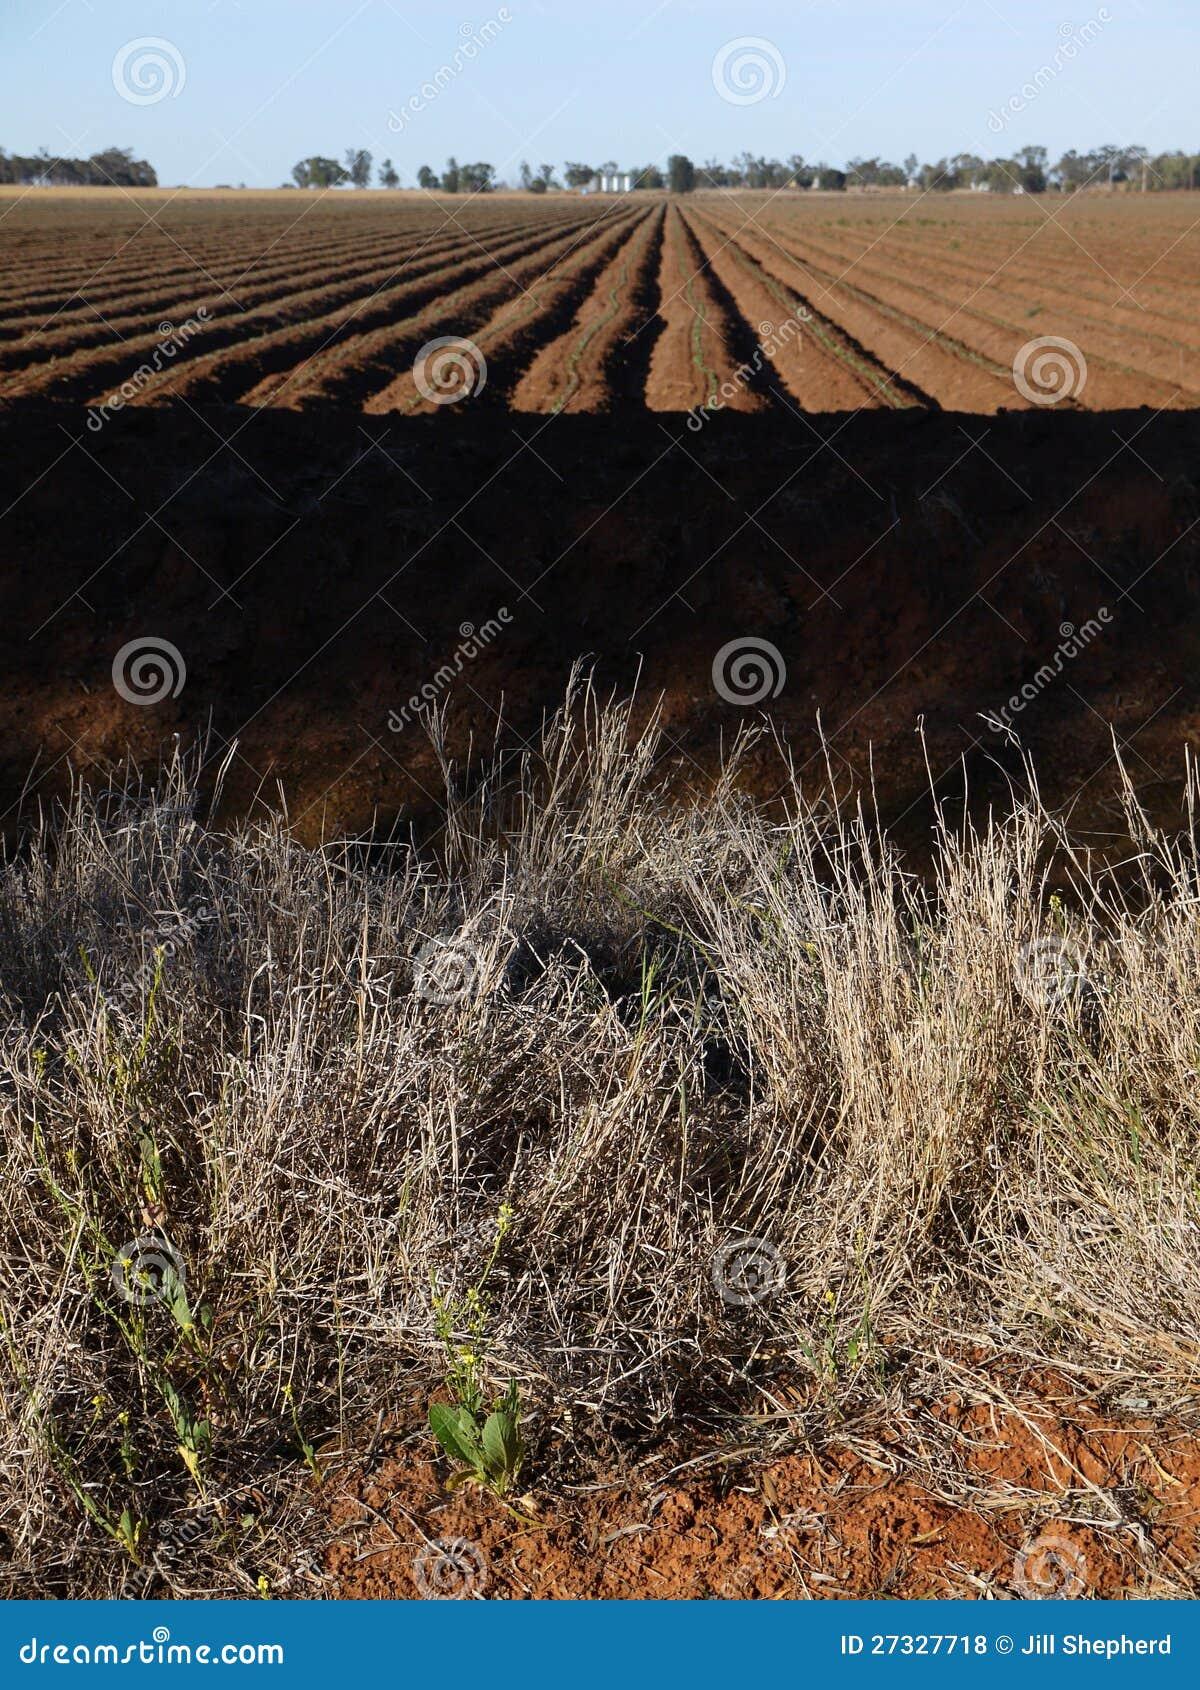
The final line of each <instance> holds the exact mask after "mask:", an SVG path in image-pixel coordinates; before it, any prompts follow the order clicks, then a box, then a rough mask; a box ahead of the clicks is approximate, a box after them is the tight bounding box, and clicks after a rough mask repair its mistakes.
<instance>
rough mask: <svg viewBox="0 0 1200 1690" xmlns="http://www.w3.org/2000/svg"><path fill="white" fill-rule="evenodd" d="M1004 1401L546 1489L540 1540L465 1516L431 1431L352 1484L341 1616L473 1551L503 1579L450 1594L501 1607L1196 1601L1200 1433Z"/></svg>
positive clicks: (484, 1508)
mask: <svg viewBox="0 0 1200 1690" xmlns="http://www.w3.org/2000/svg"><path fill="white" fill-rule="evenodd" d="M980 1383H981V1384H982V1383H983V1382H982V1381H980ZM998 1395H999V1396H1000V1397H1001V1399H1002V1400H1005V1401H1007V1402H1008V1403H1009V1404H1010V1405H1011V1406H1009V1407H1007V1408H1001V1407H997V1406H994V1405H990V1404H986V1403H983V1402H972V1403H969V1402H967V1401H965V1400H963V1399H962V1398H947V1399H945V1400H942V1401H940V1402H933V1403H930V1404H929V1405H928V1406H927V1407H923V1408H922V1409H921V1410H920V1412H919V1413H918V1414H917V1416H916V1417H915V1419H912V1420H910V1421H908V1422H907V1423H906V1424H905V1426H904V1428H903V1435H902V1434H901V1430H900V1428H899V1427H898V1426H897V1425H893V1426H891V1427H889V1426H888V1424H887V1420H886V1417H883V1418H881V1417H879V1416H875V1417H873V1418H872V1419H871V1420H869V1421H868V1422H866V1423H858V1424H853V1425H851V1426H848V1427H847V1428H846V1429H845V1430H844V1431H842V1432H840V1433H839V1431H838V1430H837V1429H836V1426H835V1424H834V1423H832V1422H831V1424H830V1426H829V1427H828V1428H827V1429H826V1430H825V1431H824V1432H823V1433H821V1434H819V1435H817V1436H815V1437H814V1438H813V1440H812V1441H811V1442H810V1443H808V1445H807V1447H806V1448H804V1449H803V1450H800V1451H798V1452H797V1453H795V1454H790V1455H787V1456H784V1457H782V1458H777V1459H773V1460H772V1459H763V1458H761V1457H759V1458H757V1459H756V1458H754V1457H753V1456H752V1454H751V1452H750V1450H749V1449H748V1448H747V1447H746V1446H745V1445H743V1446H741V1447H740V1448H739V1447H738V1445H737V1444H736V1443H734V1444H731V1445H730V1446H729V1447H728V1448H726V1449H723V1450H711V1451H708V1452H704V1451H703V1450H699V1449H696V1448H692V1449H690V1450H689V1449H687V1448H685V1447H684V1446H682V1445H681V1446H680V1447H679V1448H677V1449H676V1450H675V1451H673V1452H671V1454H660V1455H656V1456H654V1457H651V1458H649V1459H646V1460H644V1461H641V1462H639V1463H637V1464H636V1465H634V1466H632V1467H630V1468H629V1469H628V1470H626V1471H623V1472H621V1473H620V1474H618V1475H614V1476H613V1478H612V1479H611V1480H610V1481H609V1482H607V1483H601V1484H596V1483H588V1482H586V1481H584V1482H577V1483H574V1484H572V1483H567V1482H560V1483H559V1484H558V1485H557V1486H555V1487H554V1488H551V1487H549V1486H547V1487H546V1488H545V1489H543V1488H541V1487H539V1486H538V1485H537V1484H536V1483H535V1486H534V1489H533V1492H532V1493H531V1495H530V1497H529V1499H528V1505H527V1506H528V1508H529V1510H530V1511H531V1513H532V1514H533V1516H534V1518H533V1519H531V1520H528V1521H522V1520H520V1519H516V1518H514V1517H513V1516H512V1515H511V1514H509V1513H507V1512H506V1511H505V1510H504V1509H502V1508H501V1507H500V1506H499V1505H498V1504H497V1503H496V1502H495V1501H494V1499H492V1498H490V1497H488V1496H486V1495H484V1494H481V1493H479V1492H477V1491H476V1492H471V1491H459V1492H457V1493H456V1494H453V1495H447V1493H446V1491H445V1489H444V1482H445V1479H446V1476H447V1470H446V1464H445V1463H444V1462H443V1461H441V1460H440V1459H439V1460H437V1461H435V1460H434V1459H433V1457H432V1453H431V1440H430V1439H429V1436H428V1434H427V1433H424V1432H421V1431H415V1432H414V1433H413V1434H412V1435H411V1436H409V1437H408V1438H407V1439H405V1440H403V1441H401V1442H399V1443H398V1444H397V1445H396V1446H395V1447H393V1448H392V1450H391V1451H390V1453H388V1454H387V1455H384V1456H380V1455H376V1456H375V1457H374V1458H373V1459H372V1461H371V1462H370V1463H368V1464H365V1465H359V1466H357V1467H351V1468H350V1469H349V1471H347V1472H344V1473H343V1474H342V1476H341V1478H340V1481H339V1482H338V1485H337V1490H336V1492H335V1500H334V1502H333V1504H332V1507H331V1510H330V1513H331V1526H332V1541H331V1544H330V1548H329V1550H328V1553H327V1557H326V1567H327V1571H328V1572H329V1573H330V1574H331V1575H332V1577H333V1578H334V1579H335V1580H336V1589H337V1594H338V1595H340V1596H346V1597H366V1598H380V1597H384V1598H386V1597H396V1596H400V1597H405V1596H409V1597H411V1596H417V1595H420V1594H421V1591H420V1589H419V1588H418V1585H417V1583H416V1581H415V1576H414V1574H415V1568H416V1565H417V1561H418V1557H419V1556H421V1555H422V1552H423V1551H424V1553H425V1556H426V1560H427V1561H428V1557H429V1555H430V1554H431V1553H436V1552H431V1551H430V1550H429V1549H428V1547H427V1546H428V1544H429V1543H430V1542H432V1543H434V1544H437V1543H444V1542H446V1541H447V1540H454V1539H460V1540H465V1541H466V1542H468V1543H470V1544H473V1545H476V1546H478V1549H479V1550H480V1551H482V1556H483V1561H482V1563H477V1565H480V1564H482V1566H483V1568H484V1572H483V1574H482V1575H481V1577H480V1578H479V1580H478V1582H477V1583H476V1584H475V1585H474V1586H473V1588H468V1589H466V1590H464V1589H463V1588H462V1585H461V1583H459V1584H458V1585H457V1588H455V1584H456V1581H455V1580H454V1579H453V1578H452V1577H451V1578H450V1579H449V1580H448V1583H449V1587H450V1589H451V1590H453V1591H454V1593H455V1594H459V1595H471V1594H477V1595H481V1596H487V1597H516V1598H520V1597H535V1598H537V1597H591V1598H614V1597H617V1598H620V1597H657V1598H661V1599H677V1598H705V1597H727V1598H728V1597H748V1598H767V1599H771V1598H776V1599H777V1598H794V1597H881V1596H882V1597H982V1596H993V1597H999V1598H1005V1597H1011V1596H1015V1595H1021V1594H1033V1595H1066V1596H1070V1595H1079V1596H1088V1595H1092V1596H1103V1597H1117V1596H1122V1595H1139V1596H1153V1595H1168V1594H1175V1595H1179V1594H1186V1593H1188V1592H1190V1591H1192V1590H1193V1589H1194V1587H1195V1574H1194V1569H1195V1565H1196V1561H1197V1556H1198V1555H1200V1533H1198V1522H1200V1440H1198V1439H1197V1437H1196V1436H1195V1434H1194V1433H1192V1432H1190V1431H1185V1430H1184V1429H1182V1428H1180V1427H1167V1428H1162V1427H1152V1426H1151V1425H1150V1424H1149V1423H1148V1422H1141V1421H1138V1420H1136V1419H1132V1418H1131V1417H1130V1416H1129V1415H1128V1414H1127V1413H1126V1414H1124V1415H1123V1414H1122V1413H1120V1412H1119V1411H1115V1412H1111V1413H1105V1412H1101V1411H1100V1410H1099V1409H1097V1408H1096V1406H1095V1405H1094V1404H1092V1403H1090V1402H1086V1401H1081V1400H1080V1399H1079V1394H1078V1391H1077V1390H1072V1389H1070V1388H1069V1387H1067V1386H1066V1385H1065V1384H1064V1383H1063V1382H1062V1381H1058V1380H1028V1379H1026V1380H1016V1381H1014V1380H1004V1381H1001V1390H1000V1392H999V1393H998ZM764 1406H765V1405H764ZM767 1418H768V1420H769V1421H777V1420H778V1418H779V1416H778V1413H777V1412H774V1411H772V1412H770V1413H768V1416H767ZM968 1495H969V1496H970V1497H971V1498H972V1502H971V1504H970V1505H967V1506H964V1505H963V1501H962V1499H963V1498H965V1497H967V1496H968ZM1085 1522H1086V1523H1085ZM1047 1548H1049V1549H1051V1550H1052V1551H1057V1553H1058V1556H1059V1557H1060V1560H1059V1562H1058V1565H1057V1567H1056V1566H1055V1563H1054V1562H1053V1560H1051V1561H1049V1562H1047V1561H1046V1559H1045V1557H1044V1555H1043V1554H1042V1553H1040V1551H1044V1550H1045V1549H1047Z"/></svg>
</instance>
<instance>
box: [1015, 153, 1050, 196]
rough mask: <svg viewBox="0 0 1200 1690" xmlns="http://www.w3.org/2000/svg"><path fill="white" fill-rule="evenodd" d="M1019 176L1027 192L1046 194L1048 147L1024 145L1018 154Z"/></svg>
mask: <svg viewBox="0 0 1200 1690" xmlns="http://www.w3.org/2000/svg"><path fill="white" fill-rule="evenodd" d="M1017 162H1018V165H1019V167H1020V168H1019V172H1018V174H1019V177H1020V182H1021V186H1022V187H1023V188H1024V190H1025V192H1026V193H1027V194H1044V193H1045V191H1046V149H1045V147H1022V148H1021V150H1020V152H1019V153H1018V154H1017Z"/></svg>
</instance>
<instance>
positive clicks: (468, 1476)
mask: <svg viewBox="0 0 1200 1690" xmlns="http://www.w3.org/2000/svg"><path fill="white" fill-rule="evenodd" d="M512 1219H513V1211H512V1209H511V1208H510V1207H509V1206H508V1204H506V1203H505V1204H501V1206H500V1211H499V1214H498V1215H497V1217H496V1229H495V1234H494V1236H493V1239H492V1249H491V1253H490V1255H489V1256H488V1259H487V1261H486V1263H485V1264H484V1267H483V1271H482V1272H481V1273H480V1274H479V1277H478V1279H477V1280H476V1282H475V1283H474V1284H472V1285H469V1286H468V1287H467V1289H466V1291H465V1292H463V1293H462V1294H461V1295H457V1296H455V1295H449V1294H447V1293H444V1292H442V1291H440V1290H439V1289H438V1285H437V1278H436V1275H434V1276H431V1282H430V1289H431V1295H432V1300H433V1312H434V1322H435V1325H436V1327H437V1334H438V1337H439V1338H440V1339H441V1342H442V1346H443V1349H444V1351H445V1355H446V1381H445V1382H446V1389H447V1391H448V1392H449V1394H450V1399H451V1400H450V1401H449V1402H448V1403H442V1402H439V1403H433V1404H432V1405H431V1407H430V1410H429V1427H430V1430H431V1431H432V1433H433V1435H434V1437H435V1438H436V1439H437V1441H438V1443H439V1444H440V1445H441V1446H442V1448H443V1450H445V1452H446V1454H447V1455H448V1456H449V1457H450V1459H451V1461H454V1462H456V1463H457V1464H458V1471H457V1472H456V1473H454V1474H453V1476H452V1477H451V1479H450V1485H451V1487H452V1488H453V1487H455V1486H458V1485H461V1484H478V1485H482V1486H483V1487H484V1488H485V1489H486V1490H490V1491H492V1492H493V1493H494V1495H496V1496H498V1497H503V1496H504V1495H505V1493H506V1492H507V1491H509V1490H511V1488H512V1486H513V1483H514V1482H515V1480H516V1478H517V1475H518V1474H519V1473H520V1470H521V1464H522V1461H523V1460H524V1455H525V1449H524V1443H523V1441H522V1438H521V1429H520V1427H521V1403H520V1393H519V1391H518V1389H517V1385H516V1381H515V1380H511V1379H510V1380H509V1382H508V1386H507V1388H506V1389H505V1391H504V1392H503V1393H502V1395H500V1396H498V1397H497V1398H496V1399H495V1400H494V1402H493V1404H492V1408H491V1412H490V1413H489V1414H487V1415H486V1416H485V1414H484V1399H485V1378H486V1372H485V1355H486V1344H487V1325H488V1312H489V1307H490V1299H489V1297H488V1293H487V1290H486V1289H485V1287H486V1284H487V1281H488V1279H489V1277H490V1276H491V1273H492V1270H493V1268H494V1267H495V1265H496V1258H497V1257H498V1255H499V1254H500V1246H501V1245H502V1244H503V1242H504V1238H505V1235H506V1234H507V1232H508V1230H509V1228H510V1226H511V1224H512ZM464 1337H465V1342H464V1341H463V1339H464Z"/></svg>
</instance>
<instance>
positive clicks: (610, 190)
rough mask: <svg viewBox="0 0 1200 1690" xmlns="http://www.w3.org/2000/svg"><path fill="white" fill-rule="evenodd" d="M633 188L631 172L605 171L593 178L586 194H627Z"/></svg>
mask: <svg viewBox="0 0 1200 1690" xmlns="http://www.w3.org/2000/svg"><path fill="white" fill-rule="evenodd" d="M632 188H633V172H632V170H606V171H603V172H602V173H601V174H600V175H599V176H593V177H592V179H591V181H590V182H589V183H588V185H587V187H586V188H585V189H584V193H586V194H627V193H629V192H630V191H631V189H632Z"/></svg>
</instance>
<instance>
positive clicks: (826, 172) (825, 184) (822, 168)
mask: <svg viewBox="0 0 1200 1690" xmlns="http://www.w3.org/2000/svg"><path fill="white" fill-rule="evenodd" d="M817 187H818V188H824V189H826V191H828V192H832V193H838V194H840V193H842V192H844V190H845V187H846V172H845V171H844V170H835V169H834V168H833V166H832V165H829V164H819V165H818V166H817Z"/></svg>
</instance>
